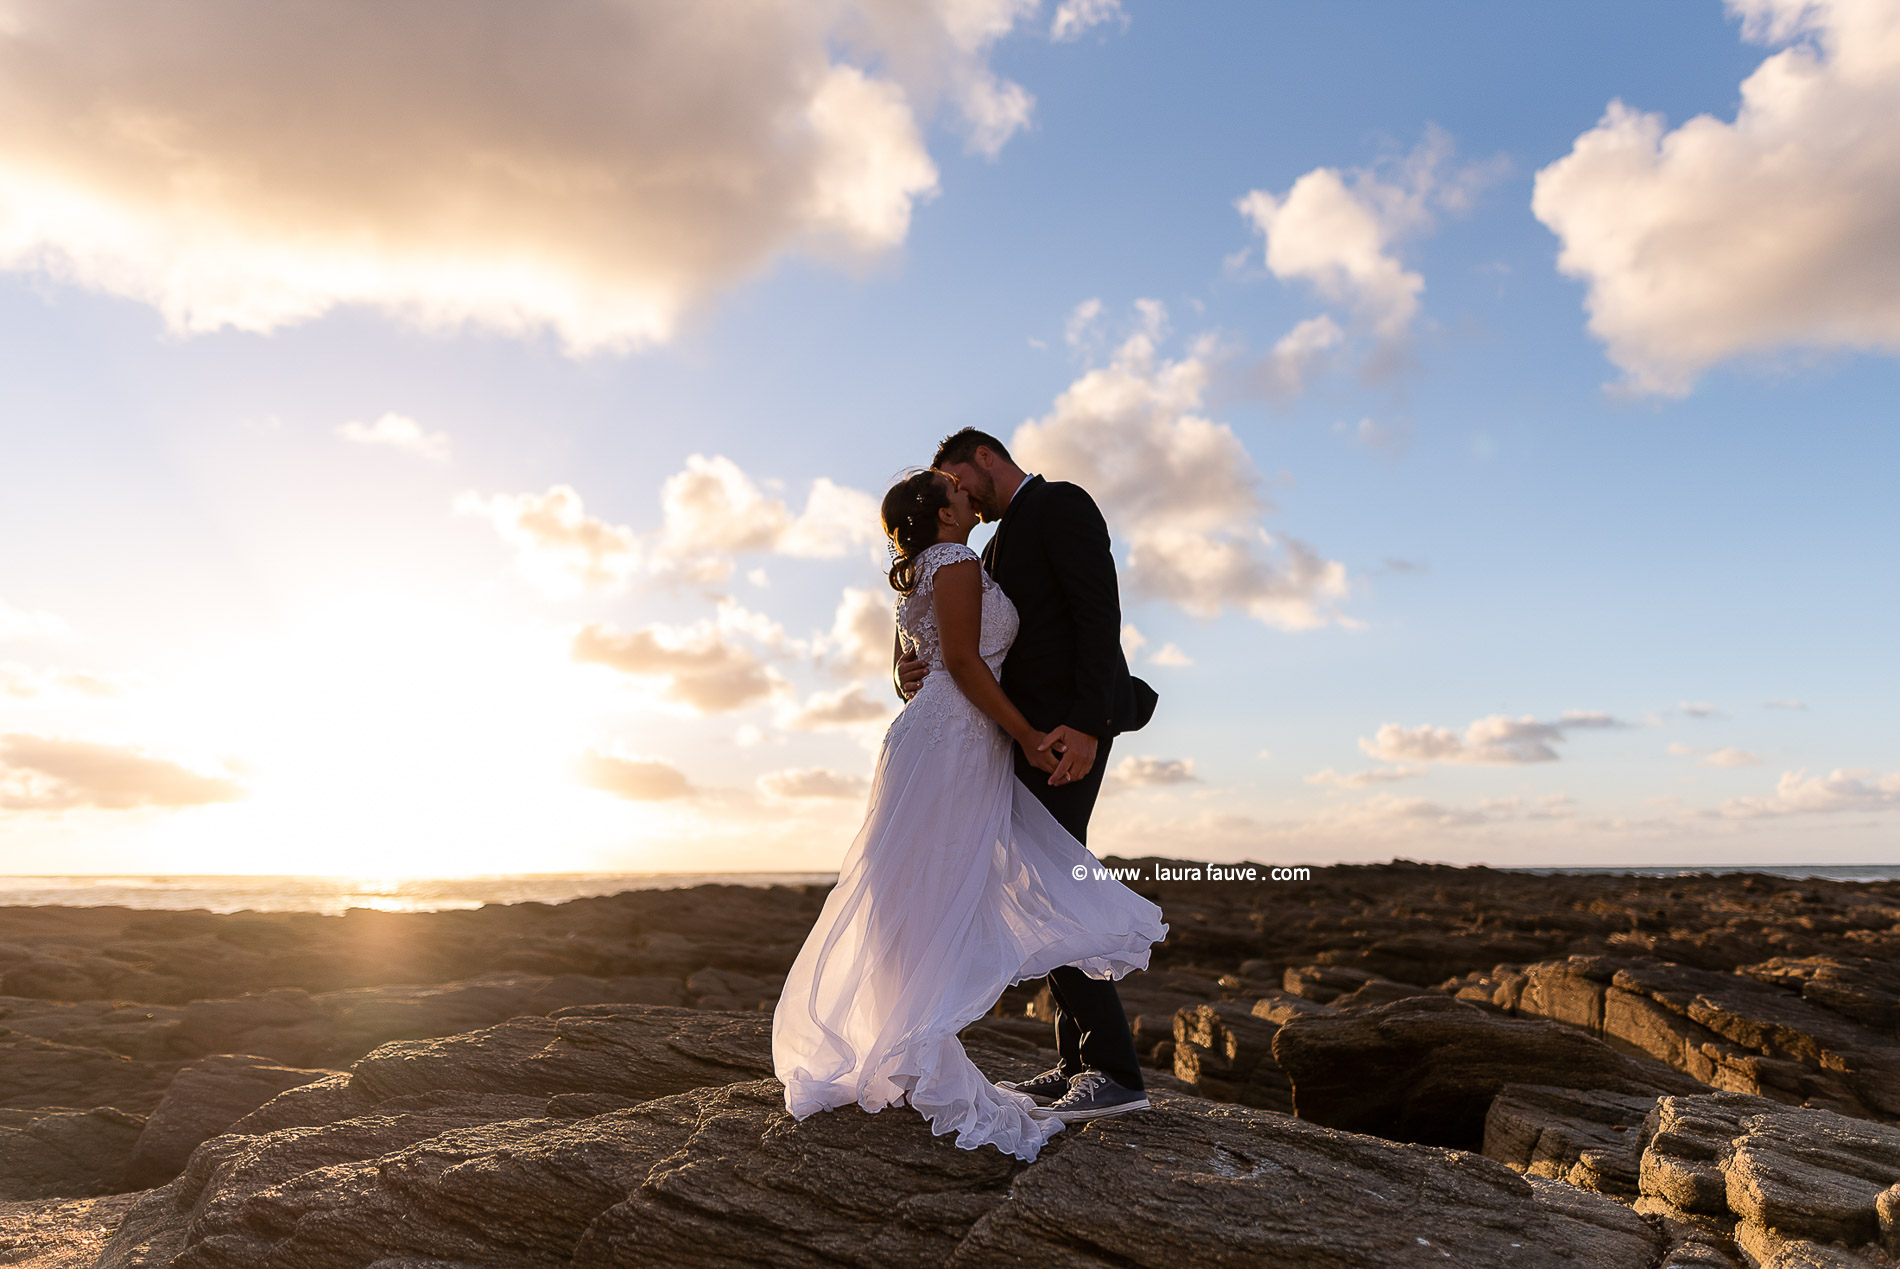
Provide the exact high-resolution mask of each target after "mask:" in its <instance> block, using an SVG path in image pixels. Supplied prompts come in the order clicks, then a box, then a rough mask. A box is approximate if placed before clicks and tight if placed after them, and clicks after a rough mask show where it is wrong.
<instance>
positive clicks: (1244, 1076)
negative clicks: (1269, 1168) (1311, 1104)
mask: <svg viewBox="0 0 1900 1269" xmlns="http://www.w3.org/2000/svg"><path fill="white" fill-rule="evenodd" d="M1279 1030H1280V1024H1279V1023H1277V1022H1273V1021H1271V1020H1269V1019H1267V1018H1262V1017H1258V1016H1256V1015H1255V1013H1254V1011H1253V1009H1252V1008H1251V1007H1250V1006H1247V1005H1241V1004H1235V1003H1230V1002H1227V1001H1217V1002H1215V1003H1213V1004H1206V1005H1193V1006H1190V1007H1189V1008H1186V1009H1183V1010H1181V1012H1179V1013H1177V1014H1176V1015H1175V1016H1174V1074H1175V1078H1177V1079H1179V1080H1181V1081H1182V1082H1184V1083H1185V1084H1186V1085H1187V1086H1188V1087H1190V1088H1192V1089H1193V1090H1194V1091H1195V1092H1196V1093H1197V1094H1199V1095H1200V1096H1202V1097H1207V1098H1212V1099H1213V1100H1215V1101H1221V1102H1239V1103H1240V1104H1241V1105H1243V1106H1259V1107H1263V1108H1265V1109H1268V1110H1279V1111H1291V1110H1292V1109H1293V1086H1292V1085H1291V1084H1289V1083H1288V1082H1287V1078H1286V1072H1284V1071H1282V1070H1281V1069H1280V1065H1279V1063H1277V1062H1275V1061H1274V1059H1273V1037H1274V1035H1275V1034H1276V1033H1278V1031H1279Z"/></svg>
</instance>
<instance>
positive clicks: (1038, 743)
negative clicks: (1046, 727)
mask: <svg viewBox="0 0 1900 1269" xmlns="http://www.w3.org/2000/svg"><path fill="white" fill-rule="evenodd" d="M1048 737H1049V733H1048V732H1043V731H1036V730H1034V729H1031V731H1030V733H1029V735H1027V736H1025V737H1024V738H1023V740H1022V742H1021V743H1022V747H1023V753H1024V754H1026V755H1028V757H1029V765H1030V766H1032V767H1034V768H1035V769H1036V770H1038V771H1054V770H1055V769H1056V765H1057V764H1058V763H1060V762H1061V761H1062V755H1061V754H1059V753H1057V752H1056V751H1055V750H1054V749H1052V748H1051V749H1044V748H1042V742H1043V741H1044V740H1046V739H1048Z"/></svg>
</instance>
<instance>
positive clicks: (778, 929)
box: [0, 860, 1900, 1269]
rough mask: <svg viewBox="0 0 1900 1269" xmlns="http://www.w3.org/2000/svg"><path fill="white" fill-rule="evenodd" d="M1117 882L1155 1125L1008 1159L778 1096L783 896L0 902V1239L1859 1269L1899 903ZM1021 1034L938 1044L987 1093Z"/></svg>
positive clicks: (1027, 1067) (1893, 1249)
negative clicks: (364, 904)
mask: <svg viewBox="0 0 1900 1269" xmlns="http://www.w3.org/2000/svg"><path fill="white" fill-rule="evenodd" d="M1115 862H1119V863H1130V864H1140V865H1142V866H1143V868H1144V875H1145V876H1147V877H1150V878H1152V877H1154V876H1156V875H1157V873H1156V870H1157V868H1158V867H1159V866H1161V865H1164V864H1169V863H1171V862H1172V861H1165V860H1141V861H1115ZM1132 884H1133V885H1134V888H1135V889H1137V890H1140V891H1142V892H1143V893H1144V894H1147V895H1148V896H1149V897H1150V898H1153V899H1154V900H1155V901H1156V902H1158V903H1160V904H1161V905H1162V907H1163V909H1164V911H1165V913H1166V916H1167V919H1168V921H1169V922H1170V924H1171V927H1172V929H1171V933H1170V936H1169V939H1168V941H1167V943H1166V944H1164V945H1162V946H1161V947H1160V948H1158V949H1157V951H1156V955H1155V957H1154V963H1153V967H1152V968H1151V969H1150V970H1149V971H1148V972H1146V973H1144V974H1138V975H1134V976H1131V977H1130V978H1129V979H1127V980H1125V981H1124V983H1123V984H1122V988H1123V990H1122V997H1123V1002H1124V1004H1125V1005H1126V1007H1127V1009H1128V1012H1129V1015H1130V1018H1131V1020H1132V1022H1133V1024H1134V1027H1135V1032H1136V1039H1137V1044H1138V1045H1139V1047H1140V1049H1141V1052H1142V1058H1143V1061H1144V1063H1146V1064H1147V1066H1148V1071H1149V1085H1150V1089H1151V1095H1152V1096H1153V1098H1154V1103H1155V1104H1154V1107H1153V1109H1151V1110H1149V1111H1147V1112H1142V1113H1138V1114H1133V1115H1128V1116H1124V1117H1121V1118H1116V1119H1110V1120H1104V1121H1100V1122H1098V1123H1095V1124H1091V1125H1088V1126H1086V1127H1073V1128H1070V1129H1068V1130H1065V1131H1064V1132H1062V1133H1060V1134H1058V1135H1057V1136H1056V1137H1055V1138H1054V1139H1053V1140H1052V1141H1051V1142H1050V1144H1049V1146H1048V1147H1047V1148H1046V1149H1045V1150H1044V1152H1043V1154H1042V1156H1041V1157H1040V1158H1039V1159H1038V1160H1037V1161H1036V1162H1035V1163H1033V1164H1028V1165H1025V1164H1022V1163H1020V1162H1018V1161H1016V1160H1013V1159H1009V1158H1007V1157H1005V1156H1002V1155H1000V1154H998V1153H997V1152H996V1151H993V1150H978V1151H964V1150H959V1149H957V1148H956V1147H955V1146H954V1144H952V1143H951V1141H950V1140H949V1139H947V1138H946V1139H937V1138H933V1137H931V1136H930V1134H929V1131H928V1129H927V1127H926V1126H925V1124H924V1122H923V1121H922V1119H921V1118H920V1117H919V1116H917V1115H915V1114H912V1113H909V1112H906V1111H902V1110H897V1109H894V1110H892V1111H889V1112H884V1113H879V1114H877V1115H867V1114H864V1113H862V1112H860V1111H857V1110H848V1111H837V1112H832V1113H830V1114H824V1115H818V1116H814V1117H813V1118H811V1119H809V1120H806V1121H805V1122H803V1123H794V1122H793V1121H792V1120H791V1119H790V1118H789V1117H788V1116H787V1115H786V1114H785V1113H784V1110H783V1103H782V1094H781V1090H780V1088H779V1086H778V1084H777V1082H776V1081H775V1080H773V1079H772V1072H771V1049H770V1031H771V1008H772V1006H773V1004H774V1003H775V1001H776V998H777V991H778V987H779V984H780V983H781V982H782V981H783V976H784V974H785V971H786V969H787V968H788V967H789V965H790V963H791V960H792V957H793V956H794V954H795V953H796V952H797V950H798V947H799V945H800V943H801V942H802V941H803V938H804V935H805V932H806V930H807V929H808V928H809V927H810V925H811V923H812V921H813V919H814V918H815V917H816V915H817V913H818V910H819V907H820V905H821V904H822V902H823V899H824V889H823V888H822V887H798V888H788V887H774V888H769V889H767V888H752V887H739V886H701V887H697V888H694V889H690V890H676V891H635V892H630V893H627V894H622V895H616V896H613V897H610V898H600V899H583V900H576V901H574V902H571V903H565V904H560V905H547V904H517V905H512V906H506V907H503V906H490V907H486V908H482V909H479V910H476V911H459V912H441V913H426V914H405V915H392V914H382V913H375V912H368V911H352V912H350V913H348V914H346V915H344V916H340V917H324V916H314V915H308V914H270V913H239V914H234V915H223V916H221V915H212V914H208V913H203V912H171V913H153V912H138V911H130V910H125V909H116V908H86V909H79V908H63V909H62V908H13V909H0V1264H3V1265H9V1266H14V1265H26V1266H34V1267H37V1269H80V1267H81V1266H85V1267H88V1269H90V1267H92V1266H99V1267H101V1269H104V1267H111V1269H132V1267H134V1266H137V1267H141V1269H143V1267H151V1269H157V1267H159V1266H173V1265H175V1266H179V1267H180V1269H211V1267H213V1266H218V1267H223V1266H230V1267H232V1269H236V1267H238V1266H245V1267H252V1266H282V1267H283V1269H331V1267H332V1266H334V1267H336V1269H344V1267H349V1269H372V1267H373V1269H477V1267H480V1269H516V1267H519V1266H543V1265H545V1266H569V1265H574V1266H607V1265H706V1266H714V1265H719V1266H727V1265H731V1266H737V1265H768V1264H769V1265H832V1264H850V1265H864V1266H890V1265H939V1264H941V1265H957V1266H990V1265H997V1266H1001V1265H1036V1266H1042V1265H1052V1266H1075V1267H1080V1266H1091V1267H1095V1266H1137V1265H1138V1266H1167V1267H1168V1269H1180V1267H1182V1266H1190V1265H1203V1264H1205V1265H1230V1264H1232V1265H1243V1264H1244V1265H1253V1264H1268V1265H1276V1266H1277V1265H1289V1266H1386V1265H1393V1266H1412V1265H1426V1264H1431V1265H1443V1264H1449V1265H1455V1266H1463V1267H1471V1269H1483V1267H1487V1266H1500V1267H1502V1266H1576V1267H1578V1269H1586V1267H1587V1269H1596V1267H1599V1266H1600V1267H1602V1269H1690V1267H1691V1266H1698V1267H1700V1266H1707V1267H1711V1269H1721V1267H1732V1269H1741V1267H1743V1266H1751V1267H1752V1266H1772V1267H1774V1269H1797V1267H1799V1269H1812V1267H1838V1269H1850V1267H1857V1266H1872V1267H1881V1266H1895V1265H1900V884H1894V883H1871V884H1853V883H1836V882H1823V881H1798V882H1797V881H1789V880H1785V879H1779V878H1774V877H1768V876H1762V875H1749V874H1730V875H1722V876H1713V875H1703V876H1693V877H1671V878H1641V877H1630V876H1530V875H1525V874H1514V873H1504V872H1497V871H1493V870H1488V869H1482V868H1462V869H1461V868H1440V867H1425V866H1419V865H1410V864H1403V863H1396V864H1391V865H1385V866H1376V867H1338V868H1326V869H1315V870H1314V872H1313V875H1312V878H1311V879H1310V880H1307V881H1298V882H1269V881H1246V880H1240V879H1229V878H1223V879H1220V880H1203V881H1192V880H1164V881H1144V882H1136V883H1132ZM1047 1016H1048V1001H1047V1000H1046V999H1043V998H1042V997H1041V996H1040V995H1039V993H1038V991H1037V988H1036V985H1035V984H1023V985H1021V986H1018V987H1016V988H1012V989H1011V990H1010V991H1009V992H1007V993H1005V995H1004V998H1003V999H1002V1000H1001V1001H1000V1002H999V1003H998V1006H997V1009H996V1011H995V1013H994V1015H993V1016H992V1017H989V1018H986V1019H983V1020H981V1021H979V1022H977V1023H974V1024H972V1026H971V1027H970V1028H969V1029H968V1030H966V1032H965V1035H964V1039H965V1043H966V1045H967V1046H968V1048H969V1050H970V1052H971V1054H972V1056H974V1057H975V1058H976V1060H977V1061H978V1063H979V1064H980V1065H981V1066H983V1068H984V1069H985V1070H986V1071H988V1072H990V1074H991V1075H992V1076H993V1077H995V1078H1008V1077H1011V1076H1016V1075H1024V1074H1030V1073H1033V1072H1035V1071H1038V1070H1041V1069H1042V1068H1044V1067H1045V1066H1047V1065H1049V1064H1050V1063H1051V1062H1052V1061H1053V1058H1054V1054H1053V1052H1051V1051H1050V1050H1049V1049H1048V1048H1047V1047H1046V1046H1047V1045H1048V1044H1049V1043H1050V1036H1049V1028H1048V1026H1047V1023H1046V1021H1045V1019H1046V1018H1047Z"/></svg>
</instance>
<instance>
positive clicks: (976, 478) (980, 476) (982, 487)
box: [943, 463, 1003, 521]
mask: <svg viewBox="0 0 1900 1269" xmlns="http://www.w3.org/2000/svg"><path fill="white" fill-rule="evenodd" d="M943 474H944V475H946V476H948V477H950V479H952V480H954V481H956V482H957V488H959V489H961V490H962V491H963V492H964V493H966V494H968V495H970V505H971V506H972V507H974V508H975V509H976V513H977V515H978V516H980V517H981V518H982V519H984V520H986V521H988V520H1000V519H1002V518H1003V508H1002V507H1001V506H1000V505H999V502H1000V500H999V499H998V498H997V496H996V478H995V477H993V476H991V475H990V474H989V473H988V472H986V471H984V470H983V469H982V468H981V467H978V466H977V465H976V464H975V463H946V464H944V467H943Z"/></svg>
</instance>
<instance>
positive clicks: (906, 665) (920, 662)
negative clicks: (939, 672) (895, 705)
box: [897, 652, 930, 700]
mask: <svg viewBox="0 0 1900 1269" xmlns="http://www.w3.org/2000/svg"><path fill="white" fill-rule="evenodd" d="M929 674H930V666H929V665H928V664H927V663H926V662H925V661H924V659H923V658H922V657H919V656H917V655H916V654H914V653H910V652H906V653H905V654H904V655H903V656H901V657H899V658H898V660H897V690H898V691H900V692H902V693H903V694H904V699H905V700H909V699H910V698H911V697H913V696H915V695H917V689H918V688H919V687H921V686H922V685H923V681H924V679H925V678H926V677H927V676H928V675H929Z"/></svg>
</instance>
